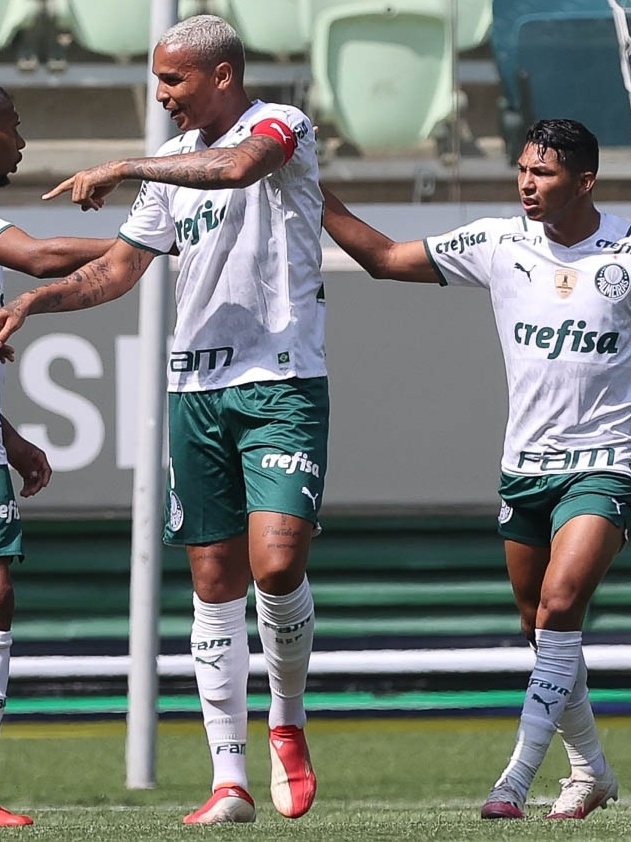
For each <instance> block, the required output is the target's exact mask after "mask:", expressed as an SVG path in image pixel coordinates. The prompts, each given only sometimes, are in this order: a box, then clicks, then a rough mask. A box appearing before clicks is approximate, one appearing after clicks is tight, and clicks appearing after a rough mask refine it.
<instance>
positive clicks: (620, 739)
mask: <svg viewBox="0 0 631 842" xmlns="http://www.w3.org/2000/svg"><path fill="white" fill-rule="evenodd" d="M515 727H516V719H497V718H486V719H484V718H478V719H432V718H418V719H398V720H393V719H370V720H367V719H364V720H351V719H342V720H326V719H312V720H311V722H310V723H309V730H308V733H309V737H310V745H311V750H312V756H313V761H314V765H315V767H316V770H317V773H318V780H319V789H318V797H317V800H316V803H315V805H314V807H313V809H312V810H311V812H310V813H309V814H308V815H307V816H305V817H304V818H302V819H299V820H297V821H289V820H287V819H283V818H282V817H280V816H278V815H277V814H276V813H275V811H274V809H273V807H272V806H271V802H270V799H269V792H268V781H269V768H268V766H269V761H268V756H267V745H266V732H265V727H264V723H263V722H260V721H256V722H254V723H252V725H251V736H250V742H249V746H248V752H249V754H248V764H249V773H250V789H251V791H252V794H253V796H254V798H255V800H256V802H257V811H258V819H257V822H256V823H255V824H253V825H235V826H225V825H222V826H213V827H200V826H186V825H182V823H181V819H182V816H183V814H184V813H185V812H188V811H189V810H190V809H192V808H195V807H197V806H199V804H201V803H203V801H205V800H206V798H207V797H208V794H209V791H208V787H209V767H208V762H209V761H208V752H207V748H206V743H205V736H204V733H203V730H202V727H201V723H200V722H198V721H191V722H164V723H161V725H160V728H159V735H158V760H157V785H156V787H155V789H153V790H147V791H139V790H127V789H126V788H125V783H124V781H125V730H124V723H122V722H103V723H100V722H99V723H95V722H90V723H85V722H84V723H81V722H79V723H76V722H75V723H73V722H51V723H50V724H46V723H33V724H28V723H19V722H16V723H12V722H11V721H10V720H9V719H8V720H7V721H6V722H5V724H4V726H3V729H2V736H1V737H0V803H3V805H4V806H6V807H8V808H10V809H14V810H23V811H25V812H29V813H30V814H31V815H32V816H33V817H34V819H35V825H34V826H33V827H26V828H16V829H3V830H2V831H0V835H1V836H6V837H7V838H14V837H18V836H19V837H20V838H23V839H37V840H51V841H52V840H55V842H79V840H81V842H85V840H90V842H127V840H134V842H145V840H146V842H170V840H181V839H185V838H186V839H200V838H202V837H203V838H210V837H212V838H220V839H222V840H233V839H244V840H248V842H263V840H265V842H289V841H290V840H297V842H325V840H326V842H329V840H330V842H382V840H383V842H386V840H387V842H392V840H415V842H421V841H422V842H425V840H437V842H441V840H445V842H447V841H448V842H457V841H458V840H466V842H479V841H480V840H494V842H504V840H522V839H523V840H533V842H535V840H536V842H539V840H566V839H568V840H577V842H578V841H579V840H580V842H604V840H614V839H615V840H626V839H631V799H630V798H629V796H628V795H626V790H625V783H626V782H628V781H631V753H630V752H629V745H631V723H629V722H628V721H627V720H625V719H622V718H615V719H614V718H604V719H602V720H601V733H602V736H603V741H604V743H605V747H606V750H607V753H608V756H609V760H610V762H611V763H612V765H613V766H614V768H615V770H616V772H617V774H618V777H619V779H620V781H621V789H622V792H621V800H620V802H618V804H616V805H614V806H612V807H610V808H609V809H608V810H598V811H597V812H596V813H594V814H592V816H590V817H589V818H588V819H587V820H586V821H585V822H571V821H570V822H567V821H566V822H551V821H545V820H544V819H543V818H542V817H543V815H544V813H545V810H546V806H547V805H548V804H550V803H551V801H552V800H553V798H554V797H555V796H556V794H557V792H558V784H557V779H558V778H559V777H561V776H562V775H564V774H566V771H567V770H566V765H565V760H564V756H563V753H562V748H561V746H560V745H556V744H555V745H553V748H552V749H551V752H550V754H549V756H548V757H547V758H546V761H545V764H544V766H543V768H542V770H541V773H540V775H539V777H538V778H537V780H536V781H535V785H534V787H533V790H532V798H531V801H530V802H529V805H528V818H527V819H526V820H525V821H521V822H505V821H499V822H498V821H487V822H483V821H482V820H480V819H479V807H480V804H481V802H482V801H483V800H484V797H485V796H486V793H487V790H488V788H489V787H490V785H491V784H492V783H493V781H494V779H495V777H496V775H497V774H498V773H499V771H500V770H501V768H502V767H503V765H504V762H505V760H506V758H507V756H508V754H509V752H510V749H511V747H512V740H513V736H514V732H515ZM629 791H631V789H630V790H629Z"/></svg>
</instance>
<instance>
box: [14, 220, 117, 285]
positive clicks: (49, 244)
mask: <svg viewBox="0 0 631 842" xmlns="http://www.w3.org/2000/svg"><path fill="white" fill-rule="evenodd" d="M115 242H116V238H115V237H113V238H111V239H99V238H97V237H47V238H43V239H39V238H37V237H31V236H29V234H27V233H26V231H22V229H21V228H17V227H16V226H14V225H12V226H10V227H9V228H5V230H4V231H3V232H2V233H0V266H5V267H6V268H7V269H15V271H16V272H25V273H26V274H27V275H33V276H34V277H36V278H59V277H60V276H61V275H67V274H68V273H69V272H73V271H74V270H75V269H78V268H79V267H80V266H83V265H84V264H86V263H89V262H90V261H91V260H95V259H96V258H97V257H101V256H102V255H103V254H105V252H106V251H107V250H108V249H110V248H111V247H112V246H113V245H114V243H115Z"/></svg>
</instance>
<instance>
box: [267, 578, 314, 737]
mask: <svg viewBox="0 0 631 842" xmlns="http://www.w3.org/2000/svg"><path fill="white" fill-rule="evenodd" d="M254 593H255V595H256V612H257V615H258V629H259V635H260V637H261V643H262V645H263V654H264V656H265V663H266V665H267V674H268V677H269V686H270V691H271V694H272V702H271V705H270V710H269V717H268V723H269V727H270V728H276V727H277V726H278V725H297V726H298V727H299V728H302V727H304V724H305V722H306V721H307V716H306V713H305V707H304V693H305V687H306V684H307V670H308V669H309V657H310V655H311V647H312V645H313V627H314V614H313V598H312V596H311V590H310V588H309V582H308V580H307V577H306V576H305V578H304V579H303V581H302V584H301V585H299V586H298V587H297V588H296V590H295V591H294V592H293V593H290V594H285V595H284V596H274V595H272V594H266V593H263V592H262V591H260V590H259V589H258V587H257V586H256V585H255V586H254Z"/></svg>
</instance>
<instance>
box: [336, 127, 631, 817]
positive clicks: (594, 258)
mask: <svg viewBox="0 0 631 842" xmlns="http://www.w3.org/2000/svg"><path fill="white" fill-rule="evenodd" d="M598 157H599V155H598V142H597V140H596V138H595V137H594V136H593V135H592V134H591V132H589V131H588V130H587V129H586V128H585V127H584V126H583V125H581V124H580V123H578V122H575V121H573V120H542V121H541V122H539V123H537V124H535V125H534V126H533V127H532V128H531V129H530V131H529V132H528V134H527V137H526V142H525V146H524V148H523V151H522V153H521V155H520V157H519V161H518V163H517V166H518V175H517V184H518V188H519V195H520V199H521V202H522V206H523V209H524V215H523V216H519V217H514V218H512V219H494V218H489V219H479V220H477V221H475V222H471V223H470V224H468V225H465V226H463V227H462V228H459V229H457V230H455V231H451V232H449V233H447V234H443V235H441V236H437V237H428V238H427V239H425V240H423V241H421V240H415V241H412V242H406V243H397V242H393V241H392V240H391V239H389V238H388V237H386V236H384V235H383V234H381V233H379V232H378V231H376V230H374V229H373V228H371V227H369V226H368V225H366V224H365V223H364V222H362V221H361V220H359V219H358V218H357V217H355V216H354V215H353V214H351V213H350V212H349V211H348V210H347V209H346V208H345V207H344V205H342V203H341V202H339V201H338V200H337V199H336V198H335V197H334V196H333V195H332V194H331V193H329V192H328V191H325V203H326V208H325V216H324V226H325V228H326V230H327V231H328V232H329V234H330V235H331V236H332V237H333V239H334V240H335V241H336V242H337V243H338V244H339V245H340V246H341V247H342V248H343V249H344V250H345V251H347V252H348V253H349V254H350V255H351V256H352V257H354V258H355V259H356V260H357V261H358V262H359V263H360V264H361V265H362V266H363V267H364V268H365V269H366V270H367V271H368V272H369V273H370V274H371V275H372V276H373V277H376V278H393V279H395V280H401V281H411V282H421V283H423V282H425V283H439V284H443V285H458V284H464V285H468V286H474V287H479V288H481V289H485V290H487V291H489V292H490V295H491V302H492V305H493V310H494V313H495V319H496V323H497V328H498V332H499V336H500V341H501V344H502V350H503V353H504V359H505V364H506V371H507V376H508V387H509V418H508V425H507V429H506V437H505V443H504V454H503V457H502V473H501V481H500V496H501V498H502V507H501V510H500V515H499V532H500V534H501V535H502V536H503V537H504V539H505V549H506V562H507V566H508V572H509V575H510V579H511V584H512V587H513V591H514V594H515V599H516V602H517V605H518V607H519V610H520V613H521V622H522V629H523V631H524V633H525V635H526V637H527V638H528V640H529V641H530V642H531V643H532V645H533V647H534V648H535V650H536V660H535V666H534V669H533V671H532V673H531V675H530V679H529V681H528V689H527V691H526V698H525V702H524V706H523V710H522V714H521V719H520V724H519V731H518V735H517V739H516V742H515V749H514V751H513V754H512V757H511V758H510V762H509V763H508V765H507V766H506V768H505V769H504V771H503V772H502V774H501V775H500V776H499V778H498V780H497V782H496V784H495V786H494V787H493V789H492V791H491V793H490V794H489V796H488V798H487V800H486V802H485V804H484V806H483V807H482V817H483V818H487V819H496V818H504V819H520V818H523V816H524V806H525V803H526V797H527V794H528V791H529V788H530V785H531V783H532V781H533V778H534V776H535V774H536V773H537V770H538V769H539V767H540V765H541V762H542V761H543V758H544V756H545V754H546V751H547V749H548V745H549V743H550V741H551V739H552V736H553V734H554V732H555V730H558V731H559V733H560V734H561V736H562V738H563V741H564V744H565V748H566V750H567V754H568V759H569V762H570V767H571V769H570V775H569V777H568V778H564V779H562V781H561V784H562V789H561V794H560V795H559V797H558V798H557V800H556V801H555V803H554V804H553V806H552V809H551V810H550V812H549V814H548V818H551V819H562V818H574V819H582V818H584V817H585V816H587V815H588V814H589V813H590V812H591V811H592V810H594V809H595V808H596V807H605V806H606V805H607V802H608V801H609V800H610V799H616V798H617V796H618V783H617V781H616V778H615V776H614V773H613V771H612V770H611V768H610V767H609V766H608V764H607V762H606V760H605V757H604V754H603V751H602V746H601V744H600V741H599V739H598V735H597V732H596V727H595V723H594V718H593V713H592V709H591V705H590V702H589V698H588V690H587V669H586V667H585V661H584V657H583V652H582V632H581V629H582V625H583V618H584V616H585V612H586V610H587V606H588V604H589V601H590V599H591V597H592V595H593V593H594V591H595V589H596V587H597V585H598V583H599V582H600V581H601V579H602V578H603V576H604V575H605V573H606V572H607V569H608V568H609V565H610V564H611V562H612V560H613V558H614V556H615V555H616V554H617V553H618V551H619V550H620V548H621V547H622V545H623V543H624V536H625V530H626V529H627V528H628V526H629V523H630V522H631V508H630V507H631V423H630V419H631V226H630V223H629V221H628V220H625V219H621V218H619V217H617V216H613V215H611V214H608V213H602V212H600V211H599V210H598V209H597V208H596V207H595V206H594V203H593V199H592V188H593V186H594V182H595V181H596V174H597V171H598ZM420 429H422V427H420Z"/></svg>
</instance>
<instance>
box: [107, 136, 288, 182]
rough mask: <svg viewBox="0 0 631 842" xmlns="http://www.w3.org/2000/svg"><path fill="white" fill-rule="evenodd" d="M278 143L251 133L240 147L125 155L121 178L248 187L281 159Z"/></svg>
mask: <svg viewBox="0 0 631 842" xmlns="http://www.w3.org/2000/svg"><path fill="white" fill-rule="evenodd" d="M282 160H283V155H282V150H281V147H280V146H279V144H278V143H276V142H275V141H273V140H270V138H266V137H250V138H248V140H247V142H243V143H241V144H240V145H239V147H235V148H230V149H208V150H203V151H201V152H187V153H185V154H184V155H170V156H168V157H164V158H127V159H126V160H123V161H119V162H118V166H119V167H120V170H119V174H120V175H121V176H122V180H138V181H158V182H162V183H164V184H177V185H179V186H181V187H192V188H195V189H198V190H213V189H219V188H221V187H247V186H248V185H250V184H253V183H254V182H255V181H258V180H259V179H260V178H262V177H263V176H264V175H266V174H267V173H268V172H270V170H271V169H275V168H276V167H277V166H279V164H280V163H282Z"/></svg>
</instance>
